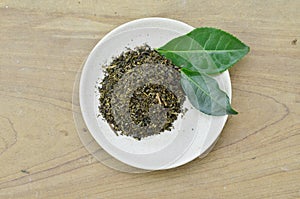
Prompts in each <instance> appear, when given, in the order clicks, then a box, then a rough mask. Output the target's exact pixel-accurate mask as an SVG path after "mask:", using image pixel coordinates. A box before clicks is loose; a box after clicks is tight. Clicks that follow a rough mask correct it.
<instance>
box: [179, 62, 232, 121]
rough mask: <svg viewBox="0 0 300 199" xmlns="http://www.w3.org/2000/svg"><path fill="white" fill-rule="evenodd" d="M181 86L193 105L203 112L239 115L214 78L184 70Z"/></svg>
mask: <svg viewBox="0 0 300 199" xmlns="http://www.w3.org/2000/svg"><path fill="white" fill-rule="evenodd" d="M181 86H182V89H183V90H184V92H185V93H186V95H187V97H188V99H189V101H190V102H191V104H192V105H193V106H194V107H195V108H197V109H198V110H200V111H201V112H203V113H206V114H208V115H215V116H221V115H226V114H233V115H235V114H237V112H236V111H235V110H234V109H233V108H232V107H231V105H230V102H229V97H228V96H227V94H226V93H225V92H224V91H222V90H221V89H220V88H219V85H218V83H217V81H216V80H215V79H213V78H212V77H210V76H208V75H206V74H200V73H199V72H196V71H190V70H188V69H185V68H182V69H181Z"/></svg>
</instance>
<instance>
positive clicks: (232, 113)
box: [226, 107, 238, 115]
mask: <svg viewBox="0 0 300 199" xmlns="http://www.w3.org/2000/svg"><path fill="white" fill-rule="evenodd" d="M226 112H227V114H228V115H237V114H238V112H237V111H236V110H234V109H233V108H232V107H229V108H228V109H227V111H226Z"/></svg>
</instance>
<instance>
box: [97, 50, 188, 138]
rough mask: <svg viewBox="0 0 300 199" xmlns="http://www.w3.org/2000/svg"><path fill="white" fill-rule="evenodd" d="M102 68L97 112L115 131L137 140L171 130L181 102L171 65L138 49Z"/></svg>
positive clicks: (178, 84)
mask: <svg viewBox="0 0 300 199" xmlns="http://www.w3.org/2000/svg"><path fill="white" fill-rule="evenodd" d="M105 69H106V74H105V77H104V79H103V81H102V83H101V86H100V87H99V92H100V99H99V100H100V106H99V111H100V113H101V114H102V116H103V117H104V119H106V120H107V122H108V123H109V124H110V126H111V127H112V129H113V130H114V131H115V132H120V134H121V135H127V136H132V137H134V138H136V139H138V140H140V139H141V138H143V137H147V136H151V135H155V134H159V133H160V132H163V131H165V130H171V127H172V123H173V122H174V121H175V120H176V119H177V116H178V114H179V113H180V112H181V106H182V104H183V101H184V99H185V96H184V94H183V91H182V89H181V85H180V73H179V71H178V68H177V67H176V66H175V65H173V64H172V63H171V62H170V61H169V60H167V59H165V58H164V57H162V56H161V55H159V54H158V53H157V52H156V51H154V50H152V49H151V48H150V47H149V46H141V47H137V48H135V49H134V50H128V51H126V52H123V53H122V54H121V55H120V56H118V57H116V58H114V59H113V61H112V62H111V64H110V65H109V66H106V67H105Z"/></svg>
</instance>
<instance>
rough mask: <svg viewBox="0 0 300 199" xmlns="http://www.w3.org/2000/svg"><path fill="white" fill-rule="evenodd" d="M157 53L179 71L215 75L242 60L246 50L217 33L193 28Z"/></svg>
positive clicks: (227, 37) (222, 33)
mask: <svg viewBox="0 0 300 199" xmlns="http://www.w3.org/2000/svg"><path fill="white" fill-rule="evenodd" d="M156 50H157V51H158V52H159V53H160V54H161V55H164V56H165V57H166V58H167V59H170V60H171V61H172V62H173V64H175V65H177V66H179V67H185V68H189V69H191V70H197V71H199V72H200V73H206V74H217V73H221V72H224V71H225V70H227V69H228V68H230V67H231V66H232V65H233V64H235V63H236V62H238V61H239V60H240V59H241V58H243V57H244V56H245V55H246V54H247V53H248V52H249V47H248V46H247V45H245V44H244V43H242V42H241V41H240V40H239V39H237V38H236V37H234V36H233V35H231V34H229V33H227V32H224V31H222V30H220V29H215V28H196V29H195V30H193V31H191V32H190V33H188V34H186V35H183V36H180V37H177V38H175V39H172V40H171V41H169V42H168V43H167V44H165V45H164V46H162V47H160V48H158V49H156Z"/></svg>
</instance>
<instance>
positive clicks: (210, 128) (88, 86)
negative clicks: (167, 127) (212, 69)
mask: <svg viewBox="0 0 300 199" xmlns="http://www.w3.org/2000/svg"><path fill="white" fill-rule="evenodd" d="M192 29H193V27H191V26H189V25H187V24H184V23H182V22H179V21H175V20H170V19H163V18H146V19H139V20H135V21H132V22H129V23H126V24H124V25H121V26H119V27H118V28H116V29H115V30H113V31H111V32H110V33H109V34H107V35H106V36H105V37H104V38H103V39H102V40H101V41H100V42H99V43H98V44H97V45H96V46H95V48H94V49H93V50H92V52H91V53H90V55H89V57H88V59H87V61H86V63H85V65H84V67H83V71H82V75H81V79H80V90H79V95H80V96H79V97H80V107H81V111H82V114H83V118H84V120H85V123H86V125H87V127H88V129H89V131H90V132H91V134H92V136H93V137H94V139H95V140H96V141H97V142H98V144H99V145H100V146H101V147H102V148H103V149H104V150H106V151H107V152H108V153H109V154H110V155H112V156H113V157H115V158H116V159H118V160H120V161H122V162H124V163H126V164H128V165H130V166H134V167H137V168H141V169H148V170H159V169H168V168H173V167H176V166H180V165H182V164H184V163H186V162H189V161H191V160H193V159H194V158H196V157H198V156H199V155H201V154H202V153H203V152H204V151H205V150H207V149H208V148H209V146H211V144H212V143H213V142H214V141H215V140H216V139H217V137H218V136H219V134H220V132H221V130H222V128H223V126H224V124H225V122H226V119H227V116H221V117H212V116H208V115H205V114H202V113H200V112H199V111H197V110H195V109H191V108H190V107H191V105H190V103H189V102H188V101H186V102H185V103H184V106H185V107H189V111H188V112H187V113H186V114H185V115H184V116H183V117H180V116H179V117H178V119H177V120H176V121H175V123H174V126H175V128H174V130H172V131H171V132H168V131H166V132H163V133H161V134H160V135H156V136H151V137H148V138H146V139H142V140H141V141H137V140H135V139H132V138H130V137H126V136H116V135H115V133H114V132H112V130H111V129H110V127H109V125H108V124H107V123H106V122H105V121H104V120H103V118H101V117H99V118H97V117H96V116H97V115H98V113H99V111H98V108H97V107H98V105H99V102H98V98H99V93H98V92H96V89H95V86H97V83H96V82H99V81H101V80H102V78H103V71H102V67H101V66H102V65H104V64H107V63H109V62H110V61H111V59H112V57H113V56H118V55H119V54H120V53H121V52H122V51H124V50H125V49H126V47H130V48H134V47H136V46H140V45H142V44H144V43H147V44H149V45H150V46H151V47H160V46H162V45H163V44H165V43H166V42H167V41H169V40H171V39H172V38H174V37H177V36H180V35H183V34H185V33H187V32H189V31H191V30H192ZM216 79H217V80H218V82H219V84H220V88H221V89H223V90H225V91H226V92H227V94H228V95H229V97H231V85H230V78H229V74H228V72H225V73H223V74H222V75H219V76H218V77H216Z"/></svg>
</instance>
